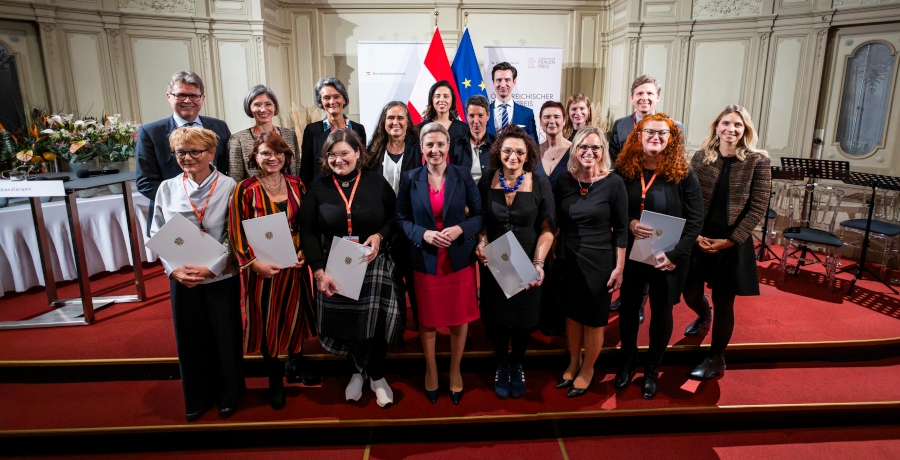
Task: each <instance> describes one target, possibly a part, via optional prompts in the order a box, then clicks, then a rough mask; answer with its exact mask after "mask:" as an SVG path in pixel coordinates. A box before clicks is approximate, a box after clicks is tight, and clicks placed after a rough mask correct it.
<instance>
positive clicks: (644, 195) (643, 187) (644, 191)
mask: <svg viewBox="0 0 900 460" xmlns="http://www.w3.org/2000/svg"><path fill="white" fill-rule="evenodd" d="M655 180H656V171H654V172H653V177H651V178H650V183H648V184H646V185H645V184H644V172H643V171H641V212H642V213H643V212H644V200H645V199H647V190H650V186H651V185H653V181H655Z"/></svg>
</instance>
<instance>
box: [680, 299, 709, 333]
mask: <svg viewBox="0 0 900 460" xmlns="http://www.w3.org/2000/svg"><path fill="white" fill-rule="evenodd" d="M703 303H704V305H705V307H706V314H705V315H700V316H698V317H697V319H695V320H694V322H692V323H691V324H688V326H687V327H686V328H685V329H684V335H685V336H688V337H690V336H694V335H697V334H699V333H701V332H703V331H705V330H708V329H709V325H710V324H711V323H712V308H711V307H710V306H709V301H708V300H706V296H705V295H704V296H703Z"/></svg>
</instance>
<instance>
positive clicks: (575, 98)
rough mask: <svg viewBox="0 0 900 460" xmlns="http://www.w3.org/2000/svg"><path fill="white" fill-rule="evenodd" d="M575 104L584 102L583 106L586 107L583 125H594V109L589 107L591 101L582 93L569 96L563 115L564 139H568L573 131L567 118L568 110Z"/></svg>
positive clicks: (570, 120)
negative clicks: (586, 114) (564, 118)
mask: <svg viewBox="0 0 900 460" xmlns="http://www.w3.org/2000/svg"><path fill="white" fill-rule="evenodd" d="M576 102H584V105H586V106H587V110H588V116H587V118H586V119H585V120H584V125H585V126H591V125H593V124H594V122H593V118H594V108H593V107H591V100H590V99H589V98H588V97H587V96H585V95H584V93H576V94H573V95H571V96H569V99H568V100H566V110H565V113H564V115H565V117H566V125H565V126H564V127H563V137H565V138H566V139H568V138H569V136H571V135H572V132H573V131H575V126H574V125H572V119H571V118H570V117H569V108H570V107H572V104H574V103H576Z"/></svg>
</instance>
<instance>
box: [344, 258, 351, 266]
mask: <svg viewBox="0 0 900 460" xmlns="http://www.w3.org/2000/svg"><path fill="white" fill-rule="evenodd" d="M351 262H353V259H351V258H349V257H344V263H345V264H347V265H350V263H351Z"/></svg>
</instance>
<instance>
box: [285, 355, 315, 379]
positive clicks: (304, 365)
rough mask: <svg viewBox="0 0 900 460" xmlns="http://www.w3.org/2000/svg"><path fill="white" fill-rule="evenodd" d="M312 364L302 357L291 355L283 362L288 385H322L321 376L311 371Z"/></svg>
mask: <svg viewBox="0 0 900 460" xmlns="http://www.w3.org/2000/svg"><path fill="white" fill-rule="evenodd" d="M311 368H312V364H310V361H309V360H308V359H306V358H305V357H303V355H294V354H291V355H290V356H288V359H287V361H285V362H284V376H285V377H286V378H287V381H288V383H297V382H300V383H302V384H303V385H306V386H315V385H319V384H320V383H322V376H320V375H318V374H317V373H315V372H314V371H312V369H311Z"/></svg>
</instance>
